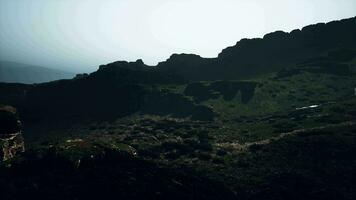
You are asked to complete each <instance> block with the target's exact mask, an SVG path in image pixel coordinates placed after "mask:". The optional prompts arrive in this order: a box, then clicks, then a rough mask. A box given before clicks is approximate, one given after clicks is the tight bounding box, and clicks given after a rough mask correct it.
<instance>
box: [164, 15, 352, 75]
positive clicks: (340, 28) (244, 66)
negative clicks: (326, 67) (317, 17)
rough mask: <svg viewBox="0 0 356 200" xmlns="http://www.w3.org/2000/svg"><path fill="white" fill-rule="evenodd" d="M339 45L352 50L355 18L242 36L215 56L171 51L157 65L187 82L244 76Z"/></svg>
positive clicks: (275, 68)
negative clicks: (257, 36) (168, 55)
mask: <svg viewBox="0 0 356 200" xmlns="http://www.w3.org/2000/svg"><path fill="white" fill-rule="evenodd" d="M343 48H344V49H345V48H346V49H351V50H352V49H356V17H354V18H350V19H344V20H341V21H333V22H330V23H326V24H325V23H319V24H315V25H310V26H306V27H304V28H303V29H302V30H298V29H297V30H293V31H292V32H290V33H286V32H283V31H276V32H273V33H269V34H266V35H265V36H264V37H263V39H261V38H254V39H242V40H241V41H239V42H237V44H236V45H235V46H232V47H228V48H226V49H224V50H223V51H222V52H221V53H220V54H219V55H218V57H217V58H201V57H200V56H198V55H190V54H180V55H177V54H174V55H172V56H171V57H170V58H169V59H168V60H167V61H166V62H161V63H159V64H158V67H159V69H160V70H161V71H172V72H175V73H178V74H180V75H182V76H183V77H184V78H186V79H188V80H191V81H201V80H217V79H222V80H235V79H245V78H249V77H253V76H256V75H260V74H265V73H270V72H276V71H279V70H281V69H284V68H285V67H288V66H291V65H294V64H295V63H297V62H302V61H304V60H307V59H310V58H315V57H319V56H321V55H324V54H327V53H328V52H329V51H333V50H336V49H343Z"/></svg>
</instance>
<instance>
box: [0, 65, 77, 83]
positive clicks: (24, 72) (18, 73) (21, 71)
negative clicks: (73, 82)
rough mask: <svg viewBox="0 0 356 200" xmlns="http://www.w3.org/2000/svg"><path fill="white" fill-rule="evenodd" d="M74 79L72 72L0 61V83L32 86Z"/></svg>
mask: <svg viewBox="0 0 356 200" xmlns="http://www.w3.org/2000/svg"><path fill="white" fill-rule="evenodd" d="M73 77H74V74H73V73H70V72H65V71H60V70H55V69H50V68H46V67H40V66H31V65H26V64H22V63H16V62H9V61H0V82H7V83H27V84H31V83H43V82H49V81H54V80H59V79H69V78H73Z"/></svg>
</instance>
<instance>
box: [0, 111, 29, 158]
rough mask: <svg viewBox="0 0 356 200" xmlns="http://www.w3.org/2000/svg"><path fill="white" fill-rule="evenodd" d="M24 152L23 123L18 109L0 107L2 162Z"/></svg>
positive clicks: (0, 149) (0, 155) (0, 150)
mask: <svg viewBox="0 0 356 200" xmlns="http://www.w3.org/2000/svg"><path fill="white" fill-rule="evenodd" d="M24 151H25V145H24V139H23V136H22V132H21V122H20V121H19V119H18V116H17V112H16V109H15V108H13V107H11V106H0V162H1V161H6V160H9V159H11V158H13V157H14V156H15V155H16V154H18V153H20V152H24Z"/></svg>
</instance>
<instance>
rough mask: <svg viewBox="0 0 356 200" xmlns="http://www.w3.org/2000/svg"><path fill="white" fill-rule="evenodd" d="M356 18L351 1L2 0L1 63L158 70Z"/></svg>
mask: <svg viewBox="0 0 356 200" xmlns="http://www.w3.org/2000/svg"><path fill="white" fill-rule="evenodd" d="M355 15H356V1H355V0H0V60H7V61H15V62H21V63H26V64H31V65H40V66H45V67H49V68H58V69H62V70H66V71H72V72H90V71H94V70H95V69H97V67H98V66H99V65H100V64H106V63H110V62H114V61H118V60H127V61H135V60H137V59H143V61H144V62H145V63H146V64H148V65H156V64H157V63H158V62H161V61H164V60H166V59H167V58H169V56H170V55H171V54H173V53H194V54H199V55H201V56H202V57H216V56H217V55H218V54H219V53H220V52H221V50H222V49H224V48H226V47H228V46H232V45H235V44H236V42H237V41H239V40H240V39H242V38H256V37H263V35H265V34H266V33H269V32H273V31H276V30H283V31H286V32H290V31H292V30H293V29H296V28H302V27H303V26H306V25H309V24H314V23H318V22H329V21H333V20H338V19H343V18H350V17H354V16H355Z"/></svg>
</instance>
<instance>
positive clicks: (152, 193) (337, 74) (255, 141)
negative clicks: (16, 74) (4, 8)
mask: <svg viewBox="0 0 356 200" xmlns="http://www.w3.org/2000/svg"><path fill="white" fill-rule="evenodd" d="M355 22H356V18H352V19H346V20H341V21H336V22H331V23H327V24H318V25H312V26H308V27H306V28H303V29H302V30H301V31H293V32H292V33H282V32H276V33H272V34H268V35H266V36H265V37H264V38H263V39H252V40H242V41H240V42H238V43H237V45H236V46H234V47H229V48H227V49H225V50H224V51H223V52H222V53H221V54H220V55H219V57H218V58H212V59H205V58H201V57H200V56H197V55H188V54H183V55H177V54H175V55H172V56H171V58H169V59H168V60H167V61H165V62H162V63H160V64H158V65H157V66H154V67H152V66H147V65H145V64H144V63H143V62H142V60H137V61H136V62H126V61H118V62H114V63H109V64H107V65H101V66H99V69H98V70H97V71H95V72H93V73H90V74H80V75H77V76H76V77H75V78H73V79H68V80H58V81H52V82H48V83H40V84H19V83H16V84H14V83H0V105H1V104H3V105H10V106H13V107H15V108H16V109H17V110H18V113H19V119H20V120H21V122H22V125H23V127H22V129H23V136H24V141H25V145H26V152H25V153H20V154H18V155H17V156H15V157H14V158H12V159H10V160H7V161H6V162H3V163H1V164H0V191H1V192H3V193H4V194H6V195H5V198H8V199H16V198H24V197H27V198H30V197H40V198H43V199H48V198H52V199H63V198H64V199H92V198H113V197H115V198H125V199H126V198H129V199H130V198H131V199H142V198H146V199H182V198H184V199H243V200H255V199H256V200H257V199H271V200H272V199H273V200H276V199H277V200H283V199H300V200H301V199H303V200H304V199H313V200H314V199H338V200H339V199H342V200H351V199H355V198H356V190H355V187H354V185H355V184H356V176H355V172H354V171H355V170H354V169H355V167H356V166H355V163H356V149H355V147H356V135H355V131H356V96H355V88H356V53H355V50H356V43H355V37H356V34H354V33H355V27H356V26H354V25H355Z"/></svg>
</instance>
